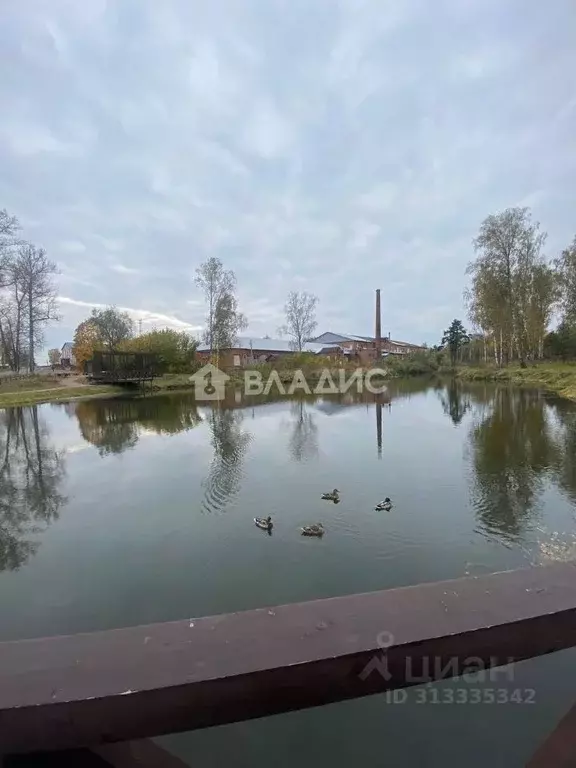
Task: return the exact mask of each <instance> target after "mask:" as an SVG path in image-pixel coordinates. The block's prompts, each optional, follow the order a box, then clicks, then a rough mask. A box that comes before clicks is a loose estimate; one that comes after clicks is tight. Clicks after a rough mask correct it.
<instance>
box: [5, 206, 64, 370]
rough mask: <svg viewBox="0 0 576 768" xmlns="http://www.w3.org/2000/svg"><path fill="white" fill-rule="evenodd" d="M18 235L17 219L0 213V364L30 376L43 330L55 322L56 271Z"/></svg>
mask: <svg viewBox="0 0 576 768" xmlns="http://www.w3.org/2000/svg"><path fill="white" fill-rule="evenodd" d="M20 232H21V227H20V223H19V222H18V219H17V218H16V217H15V216H10V215H9V214H8V212H7V211H6V210H0V363H2V364H3V365H7V366H8V367H9V368H10V369H11V370H13V371H17V372H19V371H21V370H22V369H26V368H27V369H28V370H29V371H30V372H31V373H32V372H33V371H34V368H35V359H34V355H35V351H36V350H37V349H38V348H40V347H41V346H42V344H43V342H44V330H45V328H46V326H47V324H48V323H49V322H51V321H55V320H57V319H58V313H57V306H56V294H57V291H56V283H55V279H54V278H55V275H56V274H57V268H56V264H55V263H54V262H52V261H50V259H49V258H48V256H47V255H46V251H45V250H44V249H43V248H37V247H36V246H35V245H32V243H29V242H27V241H26V240H24V239H23V238H22V237H21V236H20Z"/></svg>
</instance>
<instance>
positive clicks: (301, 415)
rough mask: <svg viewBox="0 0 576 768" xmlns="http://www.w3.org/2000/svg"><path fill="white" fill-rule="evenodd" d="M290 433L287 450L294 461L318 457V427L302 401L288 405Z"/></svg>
mask: <svg viewBox="0 0 576 768" xmlns="http://www.w3.org/2000/svg"><path fill="white" fill-rule="evenodd" d="M290 414H291V416H292V417H293V419H292V433H291V435H290V440H289V442H288V450H289V452H290V456H291V457H292V459H293V460H294V461H308V460H309V459H312V458H315V457H317V456H318V426H317V424H316V421H315V418H314V415H313V414H312V413H311V412H310V410H309V409H308V407H307V405H306V403H305V401H304V400H296V401H295V402H292V403H291V404H290Z"/></svg>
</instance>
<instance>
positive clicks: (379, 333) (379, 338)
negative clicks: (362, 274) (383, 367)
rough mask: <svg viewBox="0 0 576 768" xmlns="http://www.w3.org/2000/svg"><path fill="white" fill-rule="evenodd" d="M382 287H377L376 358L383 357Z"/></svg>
mask: <svg viewBox="0 0 576 768" xmlns="http://www.w3.org/2000/svg"><path fill="white" fill-rule="evenodd" d="M380 319H381V318H380V288H377V289H376V359H377V360H380V358H381V357H382V329H381V327H380Z"/></svg>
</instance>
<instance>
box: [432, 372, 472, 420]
mask: <svg viewBox="0 0 576 768" xmlns="http://www.w3.org/2000/svg"><path fill="white" fill-rule="evenodd" d="M438 394H439V397H440V401H441V403H442V409H443V410H444V413H445V414H446V415H447V416H449V417H450V418H451V419H452V423H453V424H454V426H456V427H457V426H458V424H460V422H461V421H462V419H463V418H464V415H465V413H466V411H467V410H468V409H469V408H470V396H469V394H468V392H465V391H464V389H463V387H462V384H461V383H460V382H459V381H456V379H451V381H450V382H449V383H448V385H447V386H446V387H445V388H444V387H443V388H442V389H440V390H439V391H438Z"/></svg>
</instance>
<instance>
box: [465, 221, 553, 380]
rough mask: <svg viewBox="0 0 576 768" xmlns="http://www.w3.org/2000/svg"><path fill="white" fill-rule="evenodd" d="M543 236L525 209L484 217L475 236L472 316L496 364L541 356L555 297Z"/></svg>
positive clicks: (469, 303) (470, 299)
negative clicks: (492, 352) (486, 341)
mask: <svg viewBox="0 0 576 768" xmlns="http://www.w3.org/2000/svg"><path fill="white" fill-rule="evenodd" d="M545 240H546V234H545V233H543V232H540V226H539V224H538V223H533V222H532V220H531V216H530V212H529V210H528V209H527V208H508V209H507V210H505V211H503V212H501V213H498V214H495V215H490V216H488V217H487V218H486V219H485V220H484V221H483V222H482V225H481V227H480V232H479V235H478V237H477V238H476V239H475V240H474V247H475V250H476V254H477V255H476V258H475V260H474V261H473V262H471V264H470V265H469V267H468V273H469V274H470V275H471V276H472V286H471V289H470V292H469V301H468V306H469V312H470V319H471V320H472V322H473V323H474V324H475V326H476V327H478V328H481V329H482V331H483V332H484V333H485V334H486V335H488V336H489V337H490V338H491V340H492V344H493V351H494V357H495V361H496V363H497V364H498V365H503V364H506V363H507V362H509V361H510V360H512V359H513V358H516V357H518V358H520V360H521V361H524V359H525V358H526V357H536V356H539V355H541V354H542V350H543V338H544V334H545V332H546V326H547V324H548V322H549V320H550V316H551V312H552V308H553V306H554V302H555V300H556V290H555V279H554V275H553V273H552V270H551V267H550V266H549V265H548V264H547V263H546V261H545V260H544V258H543V256H542V248H543V245H544V243H545Z"/></svg>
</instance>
